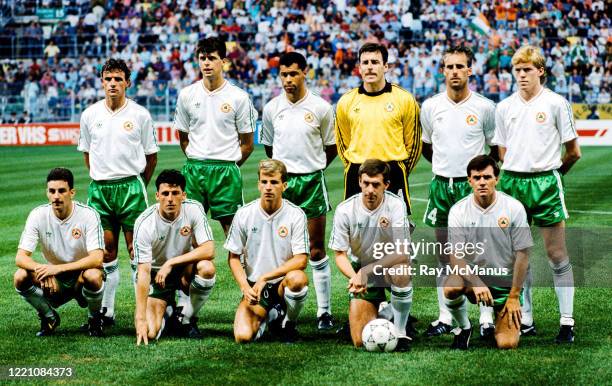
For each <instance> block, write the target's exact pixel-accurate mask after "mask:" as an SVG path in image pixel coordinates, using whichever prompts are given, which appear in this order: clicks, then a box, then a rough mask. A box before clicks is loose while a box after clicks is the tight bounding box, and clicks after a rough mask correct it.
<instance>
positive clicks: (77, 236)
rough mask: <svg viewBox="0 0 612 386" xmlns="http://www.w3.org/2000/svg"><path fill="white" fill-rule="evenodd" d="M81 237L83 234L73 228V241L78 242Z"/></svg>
mask: <svg viewBox="0 0 612 386" xmlns="http://www.w3.org/2000/svg"><path fill="white" fill-rule="evenodd" d="M82 235H83V232H81V230H80V229H79V228H73V229H72V238H73V239H75V240H78V239H80V238H81V236H82Z"/></svg>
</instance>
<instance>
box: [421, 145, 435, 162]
mask: <svg viewBox="0 0 612 386" xmlns="http://www.w3.org/2000/svg"><path fill="white" fill-rule="evenodd" d="M422 146H423V157H425V159H426V160H427V161H429V162H431V158H432V157H433V146H432V145H431V143H427V142H423V145H422Z"/></svg>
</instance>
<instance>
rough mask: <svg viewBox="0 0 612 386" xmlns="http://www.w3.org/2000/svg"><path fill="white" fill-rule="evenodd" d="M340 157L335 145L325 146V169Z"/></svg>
mask: <svg viewBox="0 0 612 386" xmlns="http://www.w3.org/2000/svg"><path fill="white" fill-rule="evenodd" d="M337 155H338V147H337V146H336V145H335V144H334V145H328V146H325V167H326V168H327V167H328V166H329V165H330V164H331V163H332V162H333V161H334V158H336V156H337Z"/></svg>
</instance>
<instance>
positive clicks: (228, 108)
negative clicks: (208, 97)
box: [221, 103, 232, 114]
mask: <svg viewBox="0 0 612 386" xmlns="http://www.w3.org/2000/svg"><path fill="white" fill-rule="evenodd" d="M230 111H232V106H230V104H229V103H224V104H222V105H221V112H223V113H226V114H227V113H229V112H230Z"/></svg>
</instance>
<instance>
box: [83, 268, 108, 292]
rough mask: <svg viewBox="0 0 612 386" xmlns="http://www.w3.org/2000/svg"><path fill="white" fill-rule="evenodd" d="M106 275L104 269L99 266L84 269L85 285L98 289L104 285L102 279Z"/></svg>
mask: <svg viewBox="0 0 612 386" xmlns="http://www.w3.org/2000/svg"><path fill="white" fill-rule="evenodd" d="M103 280H104V275H103V274H102V271H101V270H99V269H97V268H91V269H86V270H85V271H83V282H84V284H85V287H87V288H88V289H92V290H98V289H100V287H102V281H103Z"/></svg>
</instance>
